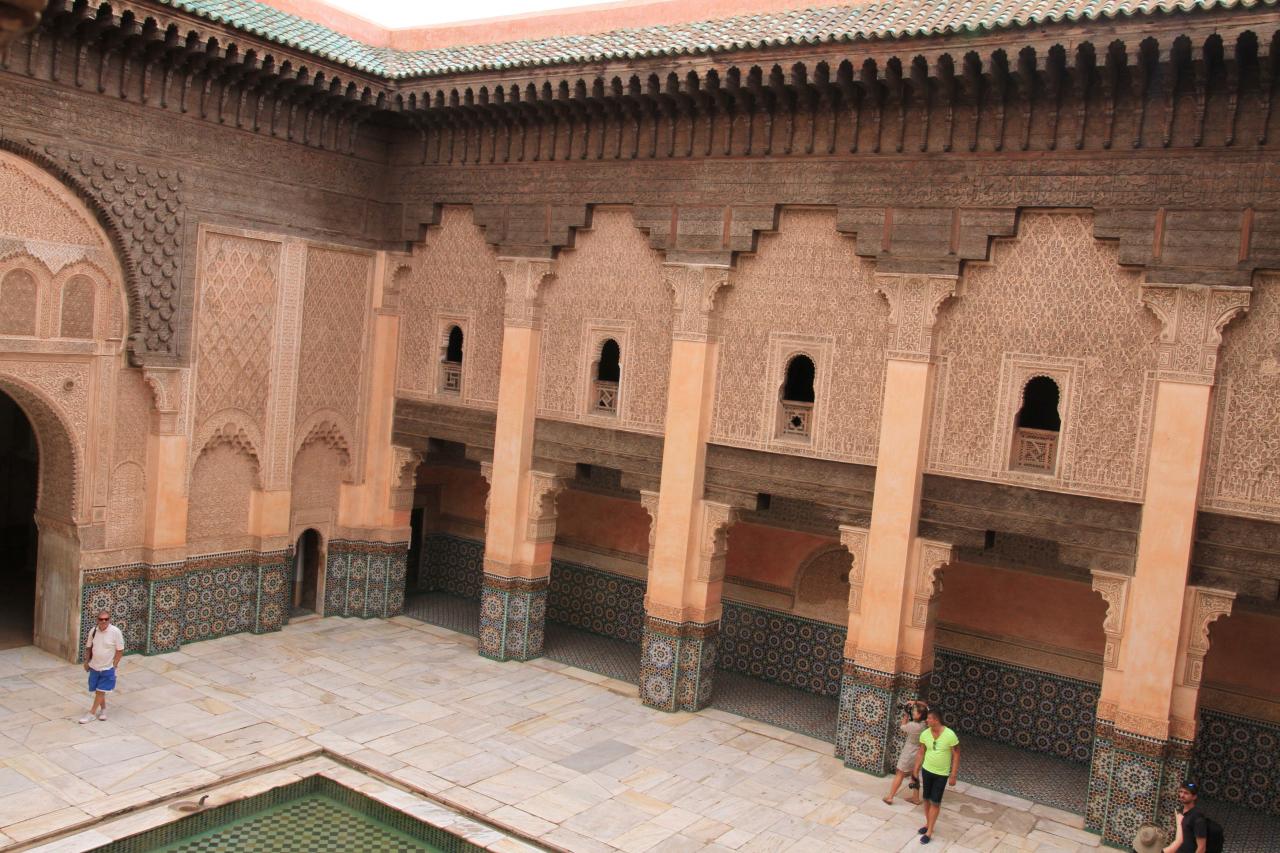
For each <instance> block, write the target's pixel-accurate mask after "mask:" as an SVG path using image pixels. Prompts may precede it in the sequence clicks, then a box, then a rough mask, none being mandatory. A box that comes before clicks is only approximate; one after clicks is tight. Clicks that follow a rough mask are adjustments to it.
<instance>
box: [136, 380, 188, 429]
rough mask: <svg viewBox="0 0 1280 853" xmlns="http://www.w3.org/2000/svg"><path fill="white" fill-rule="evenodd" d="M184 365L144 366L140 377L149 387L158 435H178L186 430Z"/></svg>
mask: <svg viewBox="0 0 1280 853" xmlns="http://www.w3.org/2000/svg"><path fill="white" fill-rule="evenodd" d="M190 373H191V371H190V370H189V369H187V368H185V367H144V368H142V379H143V381H144V382H146V383H147V387H148V388H150V389H151V398H152V401H153V402H154V403H155V418H154V420H153V423H154V426H155V431H156V433H157V434H158V435H179V434H181V433H183V432H185V431H186V429H185V426H184V425H185V421H186V408H187V380H188V378H189V375H190Z"/></svg>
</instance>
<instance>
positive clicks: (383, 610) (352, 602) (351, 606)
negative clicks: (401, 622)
mask: <svg viewBox="0 0 1280 853" xmlns="http://www.w3.org/2000/svg"><path fill="white" fill-rule="evenodd" d="M407 555H408V543H407V542H391V543H387V542H360V541H354V540H348V539H334V540H331V541H330V542H329V555H328V559H327V560H326V562H325V593H324V612H325V615H326V616H358V617H360V618H362V619H376V618H385V617H389V616H396V615H398V614H400V613H401V612H402V611H403V610H404V582H405V560H406V559H407Z"/></svg>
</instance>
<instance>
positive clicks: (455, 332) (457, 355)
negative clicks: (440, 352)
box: [444, 326, 462, 364]
mask: <svg viewBox="0 0 1280 853" xmlns="http://www.w3.org/2000/svg"><path fill="white" fill-rule="evenodd" d="M444 360H445V361H447V362H450V363H451V364H462V329H461V327H459V326H450V327H449V340H448V342H447V343H446V344H445V347H444Z"/></svg>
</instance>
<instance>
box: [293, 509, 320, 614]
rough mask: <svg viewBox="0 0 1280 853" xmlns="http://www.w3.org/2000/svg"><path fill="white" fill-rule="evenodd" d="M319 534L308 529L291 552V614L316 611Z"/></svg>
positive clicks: (318, 574)
mask: <svg viewBox="0 0 1280 853" xmlns="http://www.w3.org/2000/svg"><path fill="white" fill-rule="evenodd" d="M320 546H321V542H320V534H319V533H317V532H315V531H314V530H311V529H308V530H305V531H304V532H303V534H302V535H301V536H299V537H298V544H297V547H296V548H295V549H294V553H293V608H292V612H293V615H295V616H297V615H300V614H303V613H315V612H316V609H317V608H316V593H317V592H318V590H319V588H320V562H321V561H320Z"/></svg>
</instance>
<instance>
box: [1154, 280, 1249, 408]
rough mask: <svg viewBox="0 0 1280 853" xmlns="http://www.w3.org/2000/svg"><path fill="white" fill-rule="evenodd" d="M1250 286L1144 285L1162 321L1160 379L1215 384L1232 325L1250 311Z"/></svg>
mask: <svg viewBox="0 0 1280 853" xmlns="http://www.w3.org/2000/svg"><path fill="white" fill-rule="evenodd" d="M1252 292H1253V289H1252V288H1249V287H1208V286H1205V285H1195V284H1181V285H1176V286H1175V285H1163V284H1158V283H1146V284H1143V286H1142V304H1144V305H1146V306H1147V307H1148V308H1150V309H1151V312H1152V313H1153V314H1155V315H1156V317H1157V318H1158V319H1159V320H1160V326H1161V328H1160V345H1159V348H1158V353H1159V377H1160V379H1161V380H1162V381H1165V382H1189V383H1194V384H1200V385H1212V384H1213V382H1214V378H1215V374H1216V372H1217V367H1218V346H1219V345H1220V344H1221V343H1222V330H1223V329H1225V328H1226V327H1227V324H1228V323H1230V322H1231V321H1232V320H1234V319H1235V318H1236V317H1237V316H1239V315H1240V314H1241V313H1242V312H1244V311H1248V310H1249V297H1250V294H1251V293H1252Z"/></svg>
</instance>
